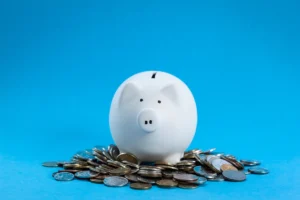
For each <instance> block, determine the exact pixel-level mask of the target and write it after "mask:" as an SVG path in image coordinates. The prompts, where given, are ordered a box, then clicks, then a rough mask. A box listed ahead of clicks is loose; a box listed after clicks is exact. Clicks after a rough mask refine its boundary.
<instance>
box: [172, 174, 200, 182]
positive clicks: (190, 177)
mask: <svg viewBox="0 0 300 200" xmlns="http://www.w3.org/2000/svg"><path fill="white" fill-rule="evenodd" d="M173 178H174V179H176V180H177V181H197V180H198V178H199V176H196V175H193V174H174V175H173Z"/></svg>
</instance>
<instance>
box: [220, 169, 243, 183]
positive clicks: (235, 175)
mask: <svg viewBox="0 0 300 200" xmlns="http://www.w3.org/2000/svg"><path fill="white" fill-rule="evenodd" d="M222 175H223V176H224V178H225V179H226V180H228V181H244V180H246V175H245V173H244V172H241V171H235V170H227V171H224V172H222Z"/></svg>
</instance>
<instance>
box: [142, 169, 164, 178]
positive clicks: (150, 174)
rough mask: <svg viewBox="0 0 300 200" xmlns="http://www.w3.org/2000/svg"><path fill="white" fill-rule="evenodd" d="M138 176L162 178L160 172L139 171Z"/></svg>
mask: <svg viewBox="0 0 300 200" xmlns="http://www.w3.org/2000/svg"><path fill="white" fill-rule="evenodd" d="M138 174H139V175H141V176H143V177H162V173H161V172H160V171H151V170H139V171H138Z"/></svg>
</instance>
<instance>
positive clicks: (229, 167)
mask: <svg viewBox="0 0 300 200" xmlns="http://www.w3.org/2000/svg"><path fill="white" fill-rule="evenodd" d="M221 170H222V171H227V170H235V171H238V169H237V168H235V167H234V166H232V165H230V164H223V165H222V166H221Z"/></svg>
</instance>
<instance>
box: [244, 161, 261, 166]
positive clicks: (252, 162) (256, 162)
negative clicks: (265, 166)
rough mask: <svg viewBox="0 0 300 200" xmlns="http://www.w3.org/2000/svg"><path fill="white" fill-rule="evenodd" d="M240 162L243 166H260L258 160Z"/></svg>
mask: <svg viewBox="0 0 300 200" xmlns="http://www.w3.org/2000/svg"><path fill="white" fill-rule="evenodd" d="M240 162H241V163H242V164H243V165H244V166H255V165H260V162H259V161H258V160H240Z"/></svg>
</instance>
